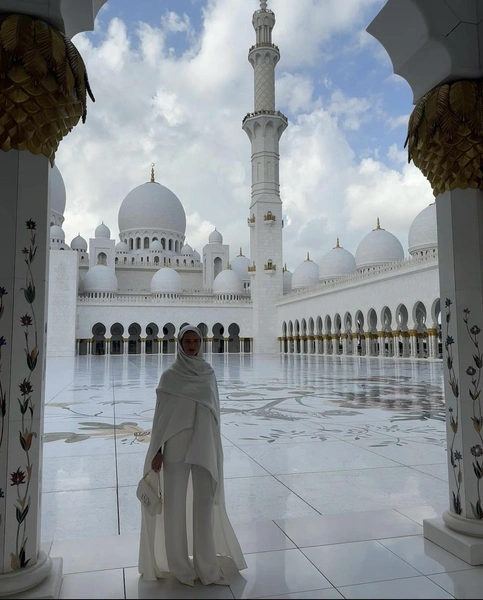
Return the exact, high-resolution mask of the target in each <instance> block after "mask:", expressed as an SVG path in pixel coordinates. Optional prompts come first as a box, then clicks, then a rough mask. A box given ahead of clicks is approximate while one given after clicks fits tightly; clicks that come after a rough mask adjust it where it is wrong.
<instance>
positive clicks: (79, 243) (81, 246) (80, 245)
mask: <svg viewBox="0 0 483 600" xmlns="http://www.w3.org/2000/svg"><path fill="white" fill-rule="evenodd" d="M70 247H71V248H72V250H83V251H84V252H87V241H86V240H85V239H84V238H83V237H82V236H81V235H80V234H79V235H76V236H75V238H74V239H73V240H72V242H71V243H70Z"/></svg>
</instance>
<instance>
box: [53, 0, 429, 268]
mask: <svg viewBox="0 0 483 600" xmlns="http://www.w3.org/2000/svg"><path fill="white" fill-rule="evenodd" d="M383 4H384V1H383V0H343V1H341V0H297V1H296V2H295V1H294V0H269V3H268V6H269V8H271V9H272V10H274V12H275V14H276V18H277V24H276V26H275V29H274V33H273V41H274V43H276V44H277V45H278V46H279V48H280V51H281V60H280V63H279V64H278V66H277V71H276V89H277V93H276V98H277V100H276V103H277V108H278V109H279V110H281V111H282V112H283V113H285V114H286V115H287V117H288V119H289V128H288V129H287V130H286V132H285V133H284V135H283V137H282V139H281V144H280V154H281V163H280V183H281V197H282V201H283V213H284V218H285V228H284V231H283V235H284V260H285V262H286V263H287V266H288V267H289V269H291V270H293V269H294V268H295V267H296V266H297V265H298V264H299V263H300V262H302V261H303V259H304V258H305V255H306V253H307V252H310V254H311V258H314V260H316V261H317V260H320V258H321V257H322V256H323V255H324V254H325V253H326V252H328V251H329V250H330V249H331V248H332V247H333V246H334V245H335V241H336V237H337V236H339V237H340V243H341V245H342V246H343V247H345V248H347V249H348V250H349V251H351V252H353V253H355V251H356V248H357V245H358V243H359V242H360V240H361V239H362V238H363V237H364V236H365V235H366V234H367V233H368V232H369V231H370V230H372V229H373V228H374V227H375V224H376V217H377V216H379V217H380V219H381V226H382V227H384V228H385V229H387V230H388V231H391V232H392V233H394V234H395V235H396V236H397V237H398V238H399V239H400V241H401V243H402V245H403V247H404V249H405V251H406V253H407V233H408V229H409V226H410V224H411V222H412V220H413V219H414V217H415V216H416V215H417V214H418V212H419V211H421V210H422V209H423V208H425V207H426V206H427V205H428V204H430V203H431V202H432V201H433V196H432V192H431V189H430V186H429V184H428V183H427V181H426V180H425V179H424V177H423V176H422V175H421V174H420V173H419V171H418V170H417V169H416V168H415V167H414V166H413V165H412V164H411V165H408V164H407V154H406V151H405V150H404V148H403V145H404V140H405V137H406V126H407V119H408V116H409V114H410V112H411V110H412V95H411V92H410V89H409V86H408V85H407V83H406V82H405V81H404V80H403V79H401V78H400V77H398V76H395V75H393V72H392V66H391V63H390V61H389V57H388V56H387V54H386V53H385V51H384V49H383V48H382V46H380V44H379V43H378V42H376V40H375V39H374V38H372V37H371V36H370V35H369V34H368V33H366V31H365V28H366V27H367V25H368V24H369V23H370V22H371V20H372V19H373V18H374V16H375V15H376V14H377V12H378V11H379V10H380V8H381V7H382V6H383ZM258 7H259V1H258V0H137V1H136V2H132V0H109V1H108V2H107V4H106V5H105V6H104V8H103V9H102V10H101V12H100V14H99V15H98V18H97V21H96V29H95V31H94V32H92V33H86V34H80V35H77V36H75V37H74V38H73V41H74V43H75V45H76V46H77V48H78V49H79V51H80V52H81V54H82V56H83V57H84V60H85V63H86V66H87V69H88V73H89V78H90V81H91V86H92V89H93V92H94V95H95V97H96V102H95V104H92V103H89V106H88V118H87V123H86V124H85V125H82V124H79V125H78V126H77V127H76V128H75V129H74V131H73V132H72V133H71V134H70V135H69V136H68V137H67V138H66V139H65V140H64V141H63V142H62V143H61V146H60V148H59V151H58V153H57V158H56V163H57V166H58V167H59V168H60V170H61V172H62V175H63V177H64V181H65V184H66V188H67V208H66V211H65V222H64V226H63V227H64V230H65V232H66V241H67V243H70V240H71V239H72V238H73V237H74V236H75V235H77V233H78V232H80V233H81V235H83V236H84V237H85V238H86V239H88V238H89V237H92V236H93V232H94V229H95V227H96V226H97V225H98V224H99V223H100V222H101V221H104V222H105V223H106V224H107V225H108V226H109V227H110V229H111V232H112V236H113V237H115V238H116V241H117V240H118V233H119V229H118V223H117V215H118V210H119V207H120V205H121V202H122V200H123V198H124V197H125V196H126V194H127V193H128V192H129V191H130V190H131V189H132V188H133V187H135V186H137V185H140V184H142V183H144V182H146V181H148V180H149V176H150V164H151V162H154V163H155V164H156V167H155V170H156V180H157V181H158V182H159V183H162V184H163V185H165V186H167V187H168V188H170V189H171V190H172V191H173V192H174V193H175V194H176V195H177V196H178V197H179V199H180V200H181V202H182V203H183V206H184V208H185V211H186V215H187V231H186V237H187V241H188V242H189V243H190V244H191V245H192V246H194V247H195V248H196V249H197V250H198V251H201V249H202V247H203V245H204V244H205V243H206V242H207V237H208V235H209V234H210V232H211V231H212V230H213V229H214V227H215V226H216V228H217V229H218V230H219V231H221V233H222V234H223V236H224V241H225V243H228V244H230V246H231V256H234V255H236V254H238V249H239V247H240V246H241V247H243V249H244V254H246V255H248V254H249V252H248V251H249V229H248V227H247V224H246V219H247V216H248V207H249V203H250V185H251V181H250V173H251V170H250V143H249V140H248V137H247V136H246V134H245V133H244V132H243V131H242V129H241V121H242V118H243V117H244V116H245V114H246V113H247V112H250V111H252V110H253V69H252V67H251V66H250V64H249V62H248V60H247V52H248V48H249V47H250V46H251V45H252V44H253V43H254V41H255V32H254V30H253V27H252V24H251V18H252V13H253V11H254V10H256V9H257V8H258Z"/></svg>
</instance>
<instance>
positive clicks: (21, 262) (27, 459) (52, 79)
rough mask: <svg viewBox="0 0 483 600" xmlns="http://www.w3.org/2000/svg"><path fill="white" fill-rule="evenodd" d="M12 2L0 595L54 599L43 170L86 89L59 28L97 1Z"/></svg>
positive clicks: (1, 343)
mask: <svg viewBox="0 0 483 600" xmlns="http://www.w3.org/2000/svg"><path fill="white" fill-rule="evenodd" d="M13 4H14V3H13V2H9V1H8V0H0V150H1V152H0V182H1V202H0V247H1V256H2V260H1V261H0V596H11V595H14V594H17V593H22V592H26V591H27V590H30V588H34V589H32V590H31V591H29V594H30V595H29V597H32V598H34V597H37V596H38V597H57V596H58V593H59V589H60V581H61V577H62V561H61V559H54V561H52V559H50V557H48V556H47V555H46V553H45V552H43V551H41V550H40V539H41V536H40V520H41V518H40V494H41V481H42V478H41V474H42V432H43V406H44V393H45V343H46V336H45V331H46V327H47V323H46V318H47V291H48V289H47V288H48V253H49V243H48V242H49V236H48V231H49V225H50V210H49V197H48V190H49V176H50V170H51V166H52V165H53V163H54V158H55V152H56V150H57V148H58V145H59V142H60V141H61V140H62V138H63V137H64V136H65V135H67V134H68V133H69V131H70V130H71V129H72V128H73V127H74V126H75V125H76V124H77V123H78V121H79V119H80V118H82V119H83V120H84V119H85V116H86V92H89V94H90V89H89V84H88V81H87V76H86V71H85V66H84V63H83V61H82V57H81V56H80V54H79V53H78V52H77V50H76V48H75V46H74V45H73V44H72V42H71V41H70V39H69V37H67V36H66V35H65V33H67V35H69V36H72V35H74V34H75V33H78V32H79V31H84V30H85V26H86V25H91V26H92V28H93V21H94V17H95V15H96V13H97V11H98V10H99V8H100V7H101V6H102V4H103V2H102V1H99V2H97V3H96V5H97V8H96V9H94V8H93V3H92V2H91V3H90V8H89V7H88V6H87V4H88V3H85V5H84V6H83V7H81V8H78V7H76V8H75V9H73V8H72V6H71V5H69V6H67V7H66V6H64V5H65V4H67V3H63V5H62V6H60V5H59V4H60V3H59V2H48V1H46V2H42V3H41V2H29V3H23V4H22V10H24V11H25V13H26V14H22V15H19V14H10V13H11V10H12V6H13ZM89 20H90V22H89ZM78 25H79V26H78ZM59 28H60V29H61V30H60V29H59ZM64 32H65V33H64ZM37 586H38V587H37Z"/></svg>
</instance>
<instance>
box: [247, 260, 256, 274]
mask: <svg viewBox="0 0 483 600" xmlns="http://www.w3.org/2000/svg"><path fill="white" fill-rule="evenodd" d="M256 270H257V267H256V266H255V263H253V265H252V266H251V267H248V274H249V275H255V271H256Z"/></svg>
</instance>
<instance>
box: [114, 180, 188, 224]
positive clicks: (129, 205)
mask: <svg viewBox="0 0 483 600" xmlns="http://www.w3.org/2000/svg"><path fill="white" fill-rule="evenodd" d="M118 222H119V231H120V232H121V233H123V232H125V231H130V230H136V231H138V230H140V229H146V228H149V229H154V230H160V231H172V232H174V233H179V234H181V235H184V233H185V230H186V214H185V212H184V208H183V205H182V204H181V202H180V200H179V198H178V197H177V196H176V195H175V194H173V192H172V191H171V190H170V189H168V188H167V187H164V185H161V184H160V183H157V182H156V181H150V182H148V183H142V184H141V185H138V186H137V187H135V188H134V189H133V190H131V191H130V192H129V194H128V195H127V196H126V197H125V198H124V200H123V201H122V204H121V207H120V209H119V215H118Z"/></svg>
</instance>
